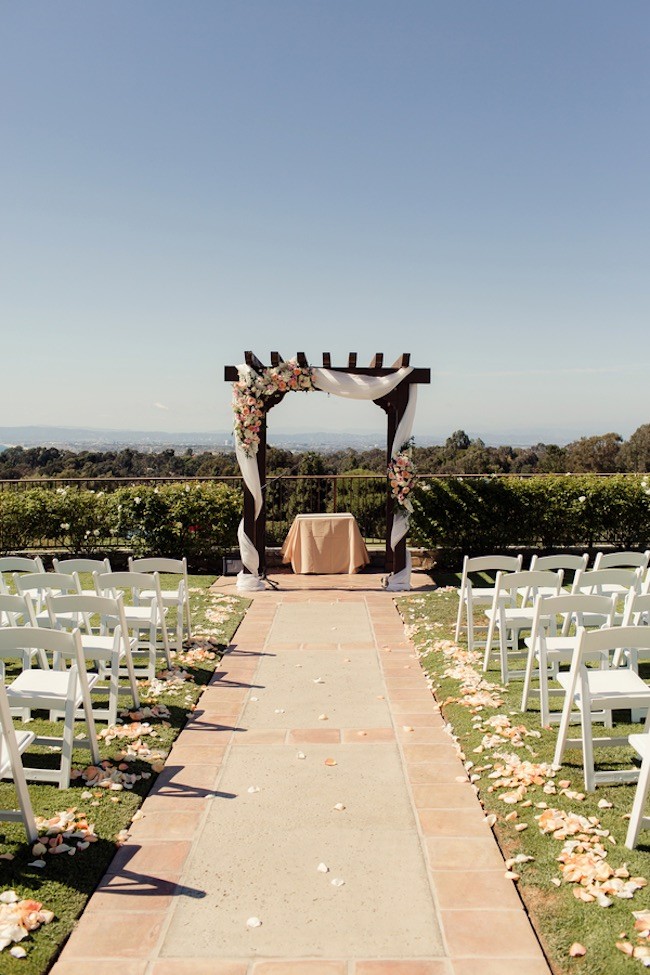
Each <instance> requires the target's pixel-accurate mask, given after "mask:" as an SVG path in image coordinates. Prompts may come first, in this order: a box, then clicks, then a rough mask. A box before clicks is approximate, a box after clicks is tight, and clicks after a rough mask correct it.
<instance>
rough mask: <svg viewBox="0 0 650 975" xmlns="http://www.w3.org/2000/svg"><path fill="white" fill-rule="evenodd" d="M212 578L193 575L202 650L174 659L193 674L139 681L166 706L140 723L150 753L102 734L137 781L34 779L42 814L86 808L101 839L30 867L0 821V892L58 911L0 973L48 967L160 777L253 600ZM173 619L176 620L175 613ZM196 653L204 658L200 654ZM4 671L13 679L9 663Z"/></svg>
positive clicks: (43, 760)
mask: <svg viewBox="0 0 650 975" xmlns="http://www.w3.org/2000/svg"><path fill="white" fill-rule="evenodd" d="M214 580H215V577H214V576H190V579H189V583H190V592H191V607H192V628H193V636H194V637H195V639H196V647H197V648H198V650H199V653H198V654H190V655H189V657H185V656H182V657H181V659H180V661H177V663H178V664H179V668H180V669H181V670H182V671H185V672H186V673H187V675H188V677H189V678H190V679H188V680H178V679H177V680H173V681H168V682H166V683H165V684H164V685H163V686H162V691H161V692H160V693H158V691H159V690H160V687H159V686H155V687H154V688H153V691H154V693H153V695H152V688H151V686H150V685H147V684H146V683H143V684H142V685H141V706H142V707H144V706H149V707H152V708H153V707H155V705H164V706H165V708H166V711H163V713H162V716H156V715H155V714H154V715H153V716H144V717H143V718H142V721H143V722H147V723H149V725H150V729H149V733H148V734H143V735H141V736H140V741H141V742H142V744H143V745H144V746H145V747H147V748H148V750H149V754H148V755H146V756H145V757H138V758H136V759H135V760H133V761H126V762H124V760H123V758H122V754H123V752H124V749H125V740H124V739H120V738H115V739H113V740H112V741H110V742H108V743H107V742H106V740H105V738H103V737H102V738H100V746H99V747H100V755H101V758H102V760H105V759H106V760H109V761H110V762H111V763H112V765H111V767H119V765H120V764H123V765H126V768H125V769H124V770H123V771H126V772H127V774H129V775H131V774H133V775H135V776H136V780H135V782H134V783H133V787H132V788H130V789H129V788H122V789H115V790H113V789H107V788H103V787H96V786H93V785H89V784H88V782H87V781H85V780H84V779H83V778H79V779H77V780H76V781H75V782H74V783H73V785H72V787H71V788H69V789H62V790H60V789H58V788H57V787H56V786H54V785H45V784H33V783H30V784H29V792H30V796H31V800H32V805H33V807H34V813H35V815H36V816H37V817H38V816H43V817H47V818H50V817H53V816H54V815H55V814H56V813H58V812H61V811H64V810H70V809H74V810H76V811H77V812H78V813H79V814H81V815H80V819H81V820H82V821H83V820H84V819H85V820H86V821H87V822H88V824H93V825H94V833H95V834H96V836H97V840H96V842H92V843H90V844H89V845H88V846H87V848H85V849H76V850H75V852H74V854H73V855H70V854H68V853H64V854H60V855H50V854H46V855H44V856H43V859H44V860H45V866H44V867H42V868H39V867H35V866H30V864H31V863H33V862H34V861H35V860H38V859H39V857H38V856H35V855H34V853H33V850H32V846H31V845H30V844H27V842H26V838H25V832H24V830H23V827H22V825H20V824H17V823H8V822H0V892H2V891H7V890H14V891H15V892H16V894H17V895H18V897H19V898H21V899H22V898H25V899H33V900H36V901H39V902H41V903H42V905H43V908H44V909H47V910H50V911H52V912H53V913H54V915H55V916H54V920H53V921H52V922H51V923H50V924H46V925H43V926H42V927H40V928H38V930H36V931H34V932H32V933H31V934H30V935H29V937H28V938H26V939H25V940H24V941H21V942H20V947H23V948H25V950H26V952H27V956H26V958H24V959H16V958H13V957H11V956H10V954H9V951H10V948H11V947H12V946H11V945H9V946H8V947H6V948H5V949H4V950H3V951H2V952H0V973H1V975H13V973H14V972H15V973H19V972H22V973H24V975H43V973H45V972H46V971H47V970H48V968H49V967H50V965H51V964H52V962H53V960H54V959H55V957H56V955H57V954H58V952H59V950H60V948H61V946H62V944H63V942H64V941H65V939H66V938H67V936H68V935H69V933H70V931H71V930H72V927H73V925H74V922H75V919H76V918H77V917H78V916H79V914H80V913H81V911H82V910H83V907H84V905H85V903H86V901H87V899H88V897H89V896H90V894H91V893H92V892H93V890H94V889H95V887H96V886H97V884H98V882H99V880H100V879H101V877H102V875H103V873H104V871H105V869H106V867H107V866H108V864H109V862H110V861H111V859H112V857H113V855H114V853H115V851H116V849H117V843H118V842H119V840H118V839H117V838H118V836H119V835H120V833H121V831H122V830H125V829H127V828H128V826H129V824H130V823H131V820H132V819H133V816H134V814H135V813H136V811H137V809H138V807H139V806H140V805H141V803H142V801H143V799H144V797H145V795H146V794H147V792H148V791H149V789H150V788H151V785H152V783H153V782H154V781H155V778H156V774H157V773H156V769H159V768H160V765H159V764H156V762H157V756H158V755H162V756H163V761H164V756H165V755H166V754H167V752H168V751H169V749H170V747H171V744H172V742H173V740H174V739H175V738H176V736H177V735H178V733H179V732H180V730H181V728H182V727H183V725H184V724H185V722H186V720H187V717H188V714H189V712H190V711H191V709H192V707H193V705H194V704H195V702H196V701H197V700H198V698H199V697H200V695H201V691H202V690H203V688H204V687H205V685H206V684H207V683H208V682H209V680H210V677H211V675H212V672H213V671H214V669H215V667H216V665H217V663H218V660H219V659H220V657H221V653H222V651H223V649H224V647H225V646H226V645H227V644H228V642H229V641H230V639H231V638H232V635H233V634H234V632H235V630H236V629H237V626H238V625H239V622H240V620H241V619H242V617H243V615H244V613H245V610H246V607H247V606H248V604H249V601H248V600H245V599H240V598H239V597H236V596H220V595H219V594H217V593H211V592H209V587H210V586H211V584H212V583H213V582H214ZM81 581H82V585H83V586H84V587H86V588H90V587H91V586H92V580H91V579H85V578H83V577H82V580H81ZM162 581H163V583H164V582H165V580H162ZM166 584H167V586H168V587H170V588H173V587H174V585H175V584H176V582H175V580H174V578H173V577H168V578H167V580H166ZM171 623H172V625H173V623H174V621H173V619H172V620H171ZM174 632H175V631H174V630H173V628H172V629H170V635H171V634H173V633H174ZM202 650H204V651H205V653H203V652H201V651H202ZM208 653H210V654H211V653H214V658H213V659H208V658H207V654H208ZM197 656H198V658H199V659H196V657H197ZM7 678H8V680H11V673H10V671H9V670H8V675H7ZM123 700H124V706H125V707H127V706H129V698H128V697H125V698H124V699H123ZM125 721H126V723H127V724H128V723H130V722H131V718H129V717H127V718H126V719H125ZM28 727H29V728H30V730H33V731H38V732H39V733H41V734H43V733H47V729H52V730H55V731H56V730H57V729H56V726H53V725H50V724H49V722H47V721H45V720H44V719H43V717H42V716H41V717H38V716H37V717H36V718H35V719H34V720H33V722H32V723H30V724H29V725H28ZM106 727H107V725H106V723H105V722H99V723H98V724H97V731H98V733H100V732H102V731H103V730H104V729H106ZM58 730H59V731H60V728H59V729H58ZM83 730H84V726H83V724H82V723H79V724H78V725H77V727H76V733H77V734H81V733H82V732H83ZM151 732H153V734H151ZM57 758H58V756H57V755H55V754H53V753H51V752H49V751H48V749H46V748H39V749H33V748H32V749H30V750H29V751H28V752H27V753H26V755H25V756H24V763H25V765H39V764H50V763H52V762H54V761H56V760H57ZM73 758H74V761H73V767H74V768H76V769H85V768H86V767H87V766H88V765H89V761H90V753H89V752H88V751H87V750H86V749H76V750H75V752H74V756H73ZM119 771H120V770H119V768H118V772H119ZM117 784H118V785H119V784H121V783H119V782H118V783H117ZM0 808H3V809H7V808H16V797H15V792H14V788H13V785H12V783H11V782H2V783H0ZM71 845H72V846H73V847H74V846H75V845H76V841H72V843H71Z"/></svg>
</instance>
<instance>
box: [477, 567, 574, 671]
mask: <svg viewBox="0 0 650 975" xmlns="http://www.w3.org/2000/svg"><path fill="white" fill-rule="evenodd" d="M562 579H563V573H562V570H561V569H560V570H559V571H558V572H531V571H530V570H528V571H526V572H499V573H498V575H497V578H496V582H495V586H494V595H493V598H492V606H491V608H490V609H486V610H485V615H486V617H487V619H488V634H487V641H486V643H485V656H484V659H483V670H484V671H487V669H488V667H489V666H490V657H491V654H492V642H493V639H494V632H495V630H497V631H498V634H499V657H500V663H501V680H502V681H503V683H504V684H507V683H508V681H509V680H510V677H511V676H512V677H516V676H521V677H523V676H524V672H523V671H516V672H511V670H510V667H509V660H510V659H513V658H515V659H516V658H519V660H520V661H521V657H522V656H523V655H524V654H525V651H521V650H520V649H519V636H520V634H521V632H522V631H523V630H530V628H531V626H532V625H533V614H534V605H533V601H534V599H535V598H536V596H537V592H538V590H539V589H540V588H543V589H544V591H545V592H550V593H552V594H553V595H558V593H559V592H560V590H561V589H562ZM524 600H525V602H524Z"/></svg>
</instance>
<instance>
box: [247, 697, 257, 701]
mask: <svg viewBox="0 0 650 975" xmlns="http://www.w3.org/2000/svg"><path fill="white" fill-rule="evenodd" d="M249 700H250V701H259V697H251V698H249Z"/></svg>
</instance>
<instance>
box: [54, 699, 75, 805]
mask: <svg viewBox="0 0 650 975" xmlns="http://www.w3.org/2000/svg"><path fill="white" fill-rule="evenodd" d="M74 718H75V705H74V701H73V700H71V699H70V698H68V700H67V702H66V706H65V716H64V721H63V737H62V741H61V766H60V770H59V776H58V786H59V789H68V788H69V787H70V772H71V771H72V747H73V742H74Z"/></svg>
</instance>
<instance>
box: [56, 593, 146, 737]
mask: <svg viewBox="0 0 650 975" xmlns="http://www.w3.org/2000/svg"><path fill="white" fill-rule="evenodd" d="M45 600H46V604H47V611H48V613H49V616H50V621H51V625H52V628H53V629H65V630H68V631H69V630H70V629H72V628H74V627H71V625H70V621H71V620H74V618H75V616H83V617H84V618H86V619H88V620H89V621H90V622H91V624H92V620H93V618H95V617H99V619H98V623H97V626H92V625H90V626H89V629H90V632H86V633H83V632H82V633H81V645H82V647H83V652H84V657H85V658H86V660H87V661H88V662H89V663H96V664H97V677H98V680H97V683H96V684H95V686H94V687H93V692H95V693H97V694H103V695H105V694H106V693H108V707H107V708H104V707H101V708H99V707H95V708H93V715H94V718H95V721H108V723H109V724H115V723H116V721H117V706H118V698H119V695H120V693H125V694H128V693H129V690H130V692H131V697H132V699H133V706H134V707H135V708H138V707H140V699H139V696H138V683H137V680H136V674H135V669H134V664H133V652H134V651H135V650H136V649H137V640H136V639H135V637H133V638H131V637H129V630H128V624H127V622H126V618H125V616H124V602H123V599H122V596H121V594H120V595H118V596H117V598H116V599H112V598H111V597H109V596H98V595H97V594H96V593H95V594H93V595H92V596H83V595H82V596H76V595H75V596H50V595H49V594H47V595H46V597H45ZM115 621H117V622H115ZM109 629H112V630H113V632H112V634H111V633H108V632H107V630H109ZM122 664H124V665H125V668H126V676H127V677H128V682H129V686H128V687H120V676H121V674H122V673H123V671H122V669H121V665H122ZM106 684H108V687H106V686H105V685H106ZM76 717H83V713H81V712H77V715H76Z"/></svg>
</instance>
